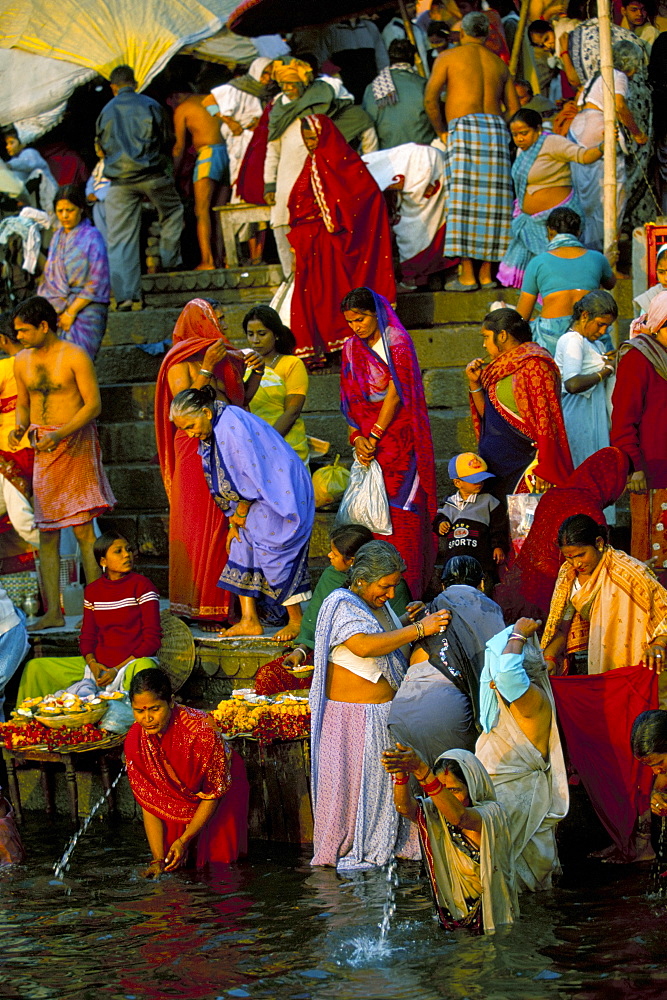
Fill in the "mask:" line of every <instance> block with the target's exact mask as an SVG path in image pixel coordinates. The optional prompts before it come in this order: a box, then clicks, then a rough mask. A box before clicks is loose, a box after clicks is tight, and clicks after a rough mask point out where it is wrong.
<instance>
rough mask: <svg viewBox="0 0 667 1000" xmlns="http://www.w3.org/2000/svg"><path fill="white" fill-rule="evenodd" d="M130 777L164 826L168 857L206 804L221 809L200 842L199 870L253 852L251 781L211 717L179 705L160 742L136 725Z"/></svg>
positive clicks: (129, 745) (128, 752)
mask: <svg viewBox="0 0 667 1000" xmlns="http://www.w3.org/2000/svg"><path fill="white" fill-rule="evenodd" d="M125 758H126V761H127V776H128V778H129V781H130V787H131V788H132V794H133V795H134V797H135V799H136V800H137V802H138V803H139V805H140V806H141V808H142V809H145V810H146V812H149V813H150V814H151V815H152V816H157V818H158V819H160V820H162V822H163V823H164V830H165V832H164V847H165V851H166V850H168V849H169V847H170V846H171V845H172V844H173V842H174V841H175V840H176V839H177V838H178V837H180V836H181V834H182V833H183V832H184V831H185V828H186V827H187V825H188V823H189V822H190V820H191V819H192V817H193V816H194V814H195V812H196V811H197V807H198V806H199V803H200V802H201V801H202V800H204V799H219V800H220V805H219V806H218V808H217V810H216V812H215V813H214V814H213V816H212V817H211V819H210V820H209V822H208V823H207V824H206V826H205V827H204V828H203V829H202V831H201V833H200V834H199V835H198V837H197V839H196V847H197V861H196V863H197V867H198V868H201V867H203V866H204V865H205V864H207V862H222V863H228V862H230V861H236V859H237V858H238V857H239V855H240V854H245V853H246V852H247V849H248V781H247V778H246V775H245V767H244V765H243V761H242V760H241V758H240V757H239V755H238V754H237V753H236V752H235V751H233V750H232V749H231V747H230V746H229V745H228V744H227V743H226V742H225V740H224V739H223V737H222V734H221V733H220V732H219V731H218V729H217V728H216V725H215V722H214V720H213V719H212V717H211V716H210V715H208V714H207V713H206V712H201V711H199V709H196V708H187V707H185V706H183V705H176V706H175V708H174V709H173V710H172V713H171V718H170V720H169V723H168V724H167V728H166V729H165V731H164V732H163V733H162V734H161V735H159V736H157V735H153V734H151V733H147V732H145V730H143V729H142V728H141V726H140V725H139V723H138V722H135V723H134V724H133V725H132V727H131V728H130V731H129V732H128V734H127V736H126V738H125Z"/></svg>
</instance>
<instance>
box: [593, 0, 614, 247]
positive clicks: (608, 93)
mask: <svg viewBox="0 0 667 1000" xmlns="http://www.w3.org/2000/svg"><path fill="white" fill-rule="evenodd" d="M597 5H598V31H599V33H600V74H601V76H602V83H603V87H602V114H603V116H604V179H603V183H602V201H603V208H604V252H605V255H606V257H607V258H608V260H609V263H610V264H611V266H612V267H614V266H615V265H616V261H617V258H618V243H617V226H618V222H617V217H616V207H617V202H616V198H617V196H616V98H615V91H614V63H613V56H612V51H611V14H610V6H609V0H597Z"/></svg>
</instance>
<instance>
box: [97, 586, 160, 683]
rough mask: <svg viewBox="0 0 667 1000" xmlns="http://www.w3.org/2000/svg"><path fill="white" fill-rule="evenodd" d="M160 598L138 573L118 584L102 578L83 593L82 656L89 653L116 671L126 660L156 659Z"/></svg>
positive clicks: (158, 637)
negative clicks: (149, 657)
mask: <svg viewBox="0 0 667 1000" xmlns="http://www.w3.org/2000/svg"><path fill="white" fill-rule="evenodd" d="M160 640H161V632H160V598H159V596H158V593H157V591H156V589H155V587H154V586H153V584H152V583H151V581H150V580H149V579H148V578H147V577H145V576H141V574H140V573H134V572H132V573H128V574H127V576H124V577H123V578H122V579H121V580H108V579H107V578H106V576H101V577H100V578H99V580H95V582H94V583H91V584H89V585H88V586H87V587H86V589H85V591H84V600H83V626H82V628H81V635H80V637H79V648H80V650H81V655H82V656H84V657H85V656H87V654H88V653H92V654H93V655H94V656H95V659H96V660H97V661H98V663H103V664H104V666H105V667H116V666H118V664H119V663H122V662H123V661H124V660H127V658H128V657H129V656H132V657H135V658H136V659H139V657H141V656H155V654H156V653H157V651H158V649H159V648H160Z"/></svg>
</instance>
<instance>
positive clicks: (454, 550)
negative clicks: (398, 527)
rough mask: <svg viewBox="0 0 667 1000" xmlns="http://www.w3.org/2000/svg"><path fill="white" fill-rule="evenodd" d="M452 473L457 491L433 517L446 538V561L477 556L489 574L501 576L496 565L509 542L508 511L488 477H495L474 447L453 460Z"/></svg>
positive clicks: (451, 476) (435, 525)
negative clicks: (485, 487) (489, 489)
mask: <svg viewBox="0 0 667 1000" xmlns="http://www.w3.org/2000/svg"><path fill="white" fill-rule="evenodd" d="M448 472H449V477H450V479H451V480H452V482H453V484H454V486H455V487H456V493H453V494H452V496H449V497H446V498H445V500H444V501H443V503H442V506H441V507H438V512H437V514H436V516H435V518H434V520H433V530H434V532H435V533H436V535H439V536H441V537H443V538H444V541H445V552H444V561H445V563H447V560H448V559H451V558H452V556H473V558H475V559H477V561H478V562H479V563H481V565H482V568H483V570H484V572H485V574H487V575H488V577H490V578H491V579H492V580H493V581H496V580H497V571H496V566H497V564H498V563H501V562H503V561H504V559H505V552H506V550H507V544H508V526H507V512H506V510H505V508H504V506H503V505H502V504H501V503H500V501H499V500H497V499H496V498H495V497H493V496H491V494H490V493H485V492H483V491H482V487H483V484H484V481H485V480H487V479H493V473H491V472H489V471H488V467H487V464H486V462H485V461H484V459H482V458H480V457H479V455H475V454H474V453H473V452H471V451H466V452H463V453H462V454H461V455H455V456H454V458H452V459H451V460H450V462H449V466H448Z"/></svg>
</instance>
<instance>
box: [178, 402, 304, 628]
mask: <svg viewBox="0 0 667 1000" xmlns="http://www.w3.org/2000/svg"><path fill="white" fill-rule="evenodd" d="M169 416H170V418H171V420H173V422H174V423H175V424H176V426H177V427H179V428H180V429H181V430H182V431H184V432H185V433H186V434H187V435H188V437H191V438H196V439H197V440H199V441H200V445H199V454H200V456H201V460H202V466H203V469H204V476H205V477H206V481H207V483H208V487H209V489H210V491H211V493H212V494H213V498H214V500H215V502H216V503H217V504H218V506H219V507H220V508H221V510H222V511H224V513H225V514H226V515H227V516H228V518H229V529H228V532H227V552H228V554H229V558H228V560H227V563H226V565H225V568H224V569H223V571H222V576H221V577H220V583H219V586H221V587H222V588H223V589H224V590H229V591H231V592H232V593H233V594H238V595H239V600H240V604H241V620H240V622H238V624H236V625H234V626H233V627H232V628H229V629H227V631H226V632H224V633H223V634H224V635H228V636H231V635H262V626H261V623H260V620H259V616H258V613H257V601H258V600H260V599H262V600H263V601H264V603H268V604H269V605H273V606H274V607H275V606H279V605H282V606H283V607H284V608H285V609H286V610H287V614H288V616H289V621H288V624H287V625H286V626H285V628H283V629H282V630H281V632H279V633H278V635H276V636H274V638H275V639H279V640H280V641H288V640H290V639H293V638H295V637H296V636H297V634H298V632H299V629H300V627H301V617H302V615H301V602H302V601H307V600H308V599H309V598H310V596H311V591H310V578H309V576H308V547H309V544H310V534H311V531H312V528H313V520H314V517H315V502H314V497H313V484H312V480H311V478H310V473H309V472H308V469H307V468H306V466H305V465H304V464H303V462H302V460H301V459H300V458H299V456H298V455H297V453H296V452H295V451H294V449H293V448H292V447H291V446H290V445H289V444H287V442H286V441H285V440H284V439H283V438H282V437H281V436H280V434H278V432H277V431H275V430H274V429H273V427H271V426H270V425H269V424H267V423H265V421H264V420H261V419H260V418H259V417H256V416H255V415H254V414H252V413H248V412H246V410H242V409H240V408H239V407H238V406H227V405H226V404H224V403H221V402H218V401H216V400H215V398H214V396H213V395H212V391H211V390H210V389H209V387H208V386H205V387H204V388H203V389H184V390H183V391H182V392H179V393H177V395H176V396H174V399H173V400H172V403H171V407H170V410H169ZM221 562H222V559H221Z"/></svg>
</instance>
